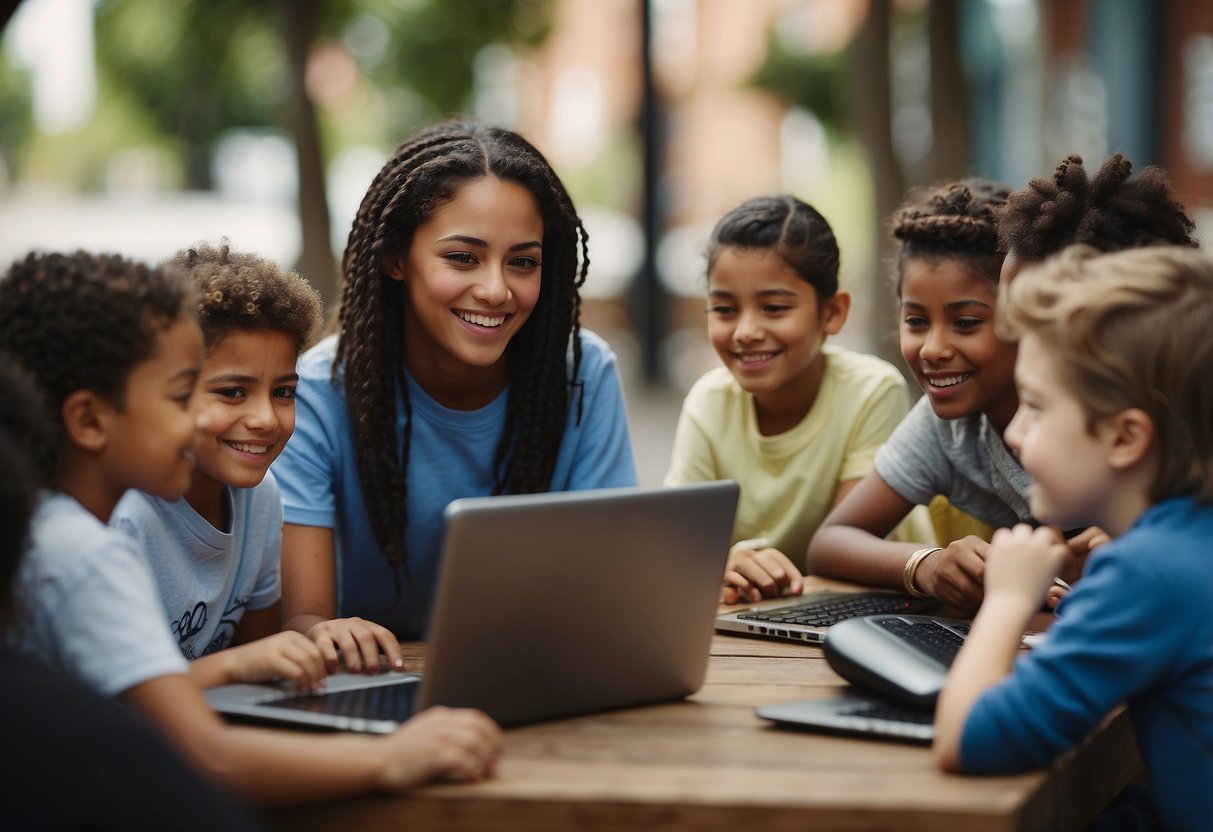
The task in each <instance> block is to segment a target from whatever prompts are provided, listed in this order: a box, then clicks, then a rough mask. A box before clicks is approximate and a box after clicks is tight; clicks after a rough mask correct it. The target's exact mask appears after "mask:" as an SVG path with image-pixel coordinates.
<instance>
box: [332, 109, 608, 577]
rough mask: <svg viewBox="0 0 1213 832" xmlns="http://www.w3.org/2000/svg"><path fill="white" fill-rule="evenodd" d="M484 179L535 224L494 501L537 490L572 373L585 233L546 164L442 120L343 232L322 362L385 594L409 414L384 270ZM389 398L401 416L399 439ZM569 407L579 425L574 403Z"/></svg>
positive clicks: (532, 152)
mask: <svg viewBox="0 0 1213 832" xmlns="http://www.w3.org/2000/svg"><path fill="white" fill-rule="evenodd" d="M490 175H491V176H496V177H497V178H499V179H501V180H503V181H507V182H512V183H516V184H518V185H520V186H522V187H524V188H526V189H527V190H528V191H530V193H531V194H532V196H534V198H535V202H536V204H537V206H538V208H539V212H540V215H541V217H542V219H543V261H542V267H541V272H540V291H539V300H538V303H537V304H536V305H535V308H534V310H533V311H532V312H531V315H530V317H529V318H528V319H527V321H526V323H525V324H524V325H523V327H522V328H521V329H520V330H519V331H518V333H517V334H516V335H515V336H514V337H513V339H512V340H511V341H510V343H509V345H508V346H507V348H506V363H507V368H508V371H509V393H508V398H507V403H506V416H505V427H504V430H503V431H502V434H501V439H500V441H499V442H498V444H497V449H496V452H495V454H494V459H493V476H494V482H495V485H494V489H493V493H494V494H503V493H531V492H538V491H546V490H547V488H548V486H549V483H550V481H551V477H552V471H553V469H554V468H555V465H556V455H557V452H558V451H559V450H560V441H561V438H562V436H563V433H564V423H565V420H566V419H567V416H568V407H569V398H570V385H571V384H576V380H577V378H578V372H579V370H580V366H581V341H580V338H579V333H580V313H581V296H580V293H579V292H578V289H579V288H580V287H581V285H582V284H583V283H584V282H585V276H586V270H587V269H588V267H589V251H588V248H587V241H588V236H587V234H586V232H585V228H584V227H583V226H582V223H581V220H580V218H579V217H578V216H577V212H576V210H575V209H574V207H573V203H572V200H571V199H570V198H569V195H568V193H567V192H566V191H565V188H564V185H563V184H561V182H560V179H559V178H558V177H557V176H556V173H555V171H553V170H552V167H551V165H549V164H548V162H547V160H546V159H545V158H544V157H543V155H542V154H541V153H540V152H539V151H538V150H536V149H535V148H534V147H533V146H532V145H531V144H530V143H529V142H527V141H526V140H525V139H523V138H522V137H521V136H519V135H518V134H517V133H514V132H512V131H509V130H503V129H497V128H489V127H484V126H481V125H479V124H476V123H473V122H463V121H451V122H444V123H441V124H438V125H435V126H433V127H430V128H427V129H424V130H421V131H420V132H418V133H416V134H414V135H413V136H412V137H411V138H409V139H407V140H406V141H405V142H404V143H403V144H401V145H400V146H399V147H398V148H397V149H396V152H395V153H394V154H393V155H392V157H391V158H390V159H389V160H388V161H387V163H386V164H385V165H384V166H383V168H382V169H381V170H380V171H379V173H378V174H377V175H376V176H375V179H374V181H373V182H372V183H371V186H370V188H369V189H368V190H367V193H366V196H365V197H364V198H363V200H362V205H361V206H360V207H359V208H358V213H357V215H356V216H355V218H354V224H353V227H352V228H351V229H350V236H349V240H348V242H347V244H346V249H345V254H344V257H343V258H342V272H343V275H344V286H343V290H342V297H341V308H340V312H339V318H338V325H339V329H340V335H339V338H338V342H337V356H336V361H335V362H334V364H333V374H334V376H333V378H334V383H338V373H339V368H340V372H342V373H343V375H344V382H343V383H344V388H345V396H346V407H347V408H348V411H349V415H350V419H351V422H352V424H353V431H354V443H355V448H356V452H357V463H358V477H359V481H360V483H361V485H362V492H363V497H364V499H365V501H366V505H367V509H368V511H369V515H370V522H371V526H372V530H373V532H374V535H375V541H376V543H377V544H378V546H379V548H380V549H381V550H382V551H383V552H384V553H385V555H386V557H387V560H388V563H389V565H390V566H391V567H392V572H393V575H394V577H395V581H396V594H397V596H399V595H400V591H401V572H403V573H404V575H405V577H406V578H408V577H411V572H410V570H409V564H408V551H407V547H406V544H405V530H406V528H407V527H408V513H407V502H406V498H407V496H408V494H407V491H408V486H407V482H408V478H407V474H408V464H409V438H410V433H411V424H412V405H411V403H410V401H409V394H408V386H407V384H406V383H405V357H404V326H405V323H404V321H405V316H404V305H405V302H406V301H405V292H404V287H403V285H402V284H401V283H400V282H398V281H396V280H393V279H392V278H391V277H389V276H388V275H387V273H386V272H385V271H384V265H385V264H387V263H390V262H394V261H397V260H399V258H401V257H402V256H404V255H405V254H407V252H408V250H409V246H410V245H411V244H412V240H413V233H414V230H415V229H416V228H417V227H418V226H419V225H421V224H422V223H424V222H425V221H426V219H427V218H428V217H429V216H430V215H432V214H433V212H434V211H435V210H436V209H438V208H439V207H440V206H442V205H443V204H444V203H445V202H446V201H447V200H449V199H451V198H452V197H453V196H454V194H455V193H456V191H458V189H459V187H460V186H461V185H462V184H463V183H465V182H468V181H470V180H474V179H479V178H481V177H484V176H490ZM570 344H571V354H572V359H571V364H572V366H571V368H570V366H569V354H570ZM397 393H399V395H400V397H401V400H402V403H403V407H404V416H405V420H404V434H403V436H401V437H397V436H396V420H397V410H396V396H397ZM577 407H578V419H580V416H581V401H580V397H579V398H578V404H577Z"/></svg>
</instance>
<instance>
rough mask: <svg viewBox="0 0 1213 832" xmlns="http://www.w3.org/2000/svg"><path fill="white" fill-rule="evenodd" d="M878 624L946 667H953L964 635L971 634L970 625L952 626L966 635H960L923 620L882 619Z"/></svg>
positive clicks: (878, 620)
mask: <svg viewBox="0 0 1213 832" xmlns="http://www.w3.org/2000/svg"><path fill="white" fill-rule="evenodd" d="M876 623H877V624H879V625H880V626H881V627H882V628H883V629H885V630H888V631H889V632H890V633H892V634H893V635H895V636H897V638H898V639H899V640H900V641H902V642H904V643H905V644H908V645H910V646H911V647H914V648H916V649H917V650H919V651H921V652H923V653H926V654H927V655H928V656H930V657H931V658H932V659H934V660H935V661H937V662H939V663H940V664H942V665H943V666H944V667H951V665H952V660H953V659H955V658H956V653H957V651H959V650H960V645H962V644H964V635H968V633H969V625H968V624H952V625H950V626H951V627H954V628H955V630H959V631H960V632H961V633H964V635H960V634H959V633H957V632H955V631H954V630H952V629H949V628H948V627H944V626H943V625H940V624H936V623H935V622H933V621H924V620H922V619H916V620H911V621H906V620H904V619H901V618H880V619H877V622H876Z"/></svg>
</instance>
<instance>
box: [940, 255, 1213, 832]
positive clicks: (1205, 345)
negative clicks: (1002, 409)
mask: <svg viewBox="0 0 1213 832" xmlns="http://www.w3.org/2000/svg"><path fill="white" fill-rule="evenodd" d="M998 316H999V325H1000V328H1001V331H1002V332H1003V333H1004V334H1005V335H1006V337H1010V338H1018V340H1019V355H1018V360H1017V362H1016V366H1015V379H1016V385H1017V387H1018V388H1019V398H1020V406H1019V410H1018V411H1017V412H1016V414H1015V417H1014V419H1013V420H1012V421H1011V423H1010V425H1009V426H1008V427H1007V431H1006V439H1007V441H1008V443H1009V444H1010V445H1011V447H1012V448H1013V449H1014V450H1015V451H1016V452H1017V453H1018V455H1019V457H1020V459H1021V460H1022V462H1023V466H1024V468H1025V469H1026V470H1027V471H1028V472H1029V473H1030V474H1031V475H1032V477H1033V478H1034V484H1033V485H1032V486H1031V489H1030V492H1029V498H1030V501H1031V508H1032V514H1033V516H1034V517H1037V518H1039V519H1040V520H1041V521H1043V522H1046V523H1050V524H1054V525H1058V526H1062V527H1076V526H1088V525H1094V526H1098V527H1100V528H1102V529H1104V530H1105V531H1107V532H1108V534H1109V535H1110V536H1111V538H1112V540H1111V542H1109V543H1106V544H1104V545H1103V546H1101V547H1099V548H1097V549H1095V550H1094V551H1093V552H1092V554H1091V555H1090V558H1089V560H1088V562H1087V565H1086V571H1085V574H1084V576H1083V579H1082V581H1081V582H1079V583H1078V584H1077V585H1076V586H1075V588H1074V591H1073V592H1072V593H1070V594H1068V595H1067V596H1066V597H1065V598H1063V600H1062V602H1061V604H1060V605H1059V607H1058V610H1057V614H1058V619H1057V621H1055V622H1054V623H1053V625H1052V627H1051V628H1050V630H1049V631H1048V633H1047V636H1046V637H1045V639H1044V641H1043V643H1042V644H1041V645H1040V646H1038V647H1037V648H1036V649H1035V650H1033V651H1032V652H1031V653H1030V654H1028V655H1026V656H1024V657H1023V658H1021V659H1019V660H1018V661H1016V659H1015V657H1016V655H1017V654H1018V647H1019V642H1020V636H1021V634H1022V632H1023V630H1024V629H1025V626H1026V625H1027V622H1028V620H1029V618H1030V617H1031V616H1032V615H1033V614H1034V613H1035V612H1036V611H1037V610H1039V609H1040V604H1041V601H1042V600H1043V599H1044V596H1045V592H1046V590H1047V589H1048V587H1049V585H1050V583H1051V581H1052V579H1053V578H1054V576H1056V575H1057V571H1058V569H1059V568H1060V567H1061V565H1062V563H1063V562H1064V561H1065V559H1066V558H1067V557H1068V549H1067V547H1066V546H1065V545H1063V544H1061V543H1059V542H1058V541H1057V537H1056V534H1055V532H1054V530H1051V529H1048V528H1039V529H1032V528H1030V527H1029V526H1027V525H1019V526H1016V527H1014V528H1013V529H1002V530H999V531H998V532H997V533H996V534H995V536H994V539H993V541H992V543H991V548H990V553H989V556H988V558H987V560H986V574H985V585H986V593H985V600H984V601H983V603H982V606H981V609H980V611H979V612H978V614H977V617H976V619H975V620H974V622H973V627H972V631H971V633H970V635H969V637H968V639H967V640H966V642H965V644H964V646H963V647H962V648H961V651H960V653H959V654H958V655H957V657H956V661H955V663H954V664H953V666H952V670H951V674H950V675H949V678H948V684H947V686H946V688H945V690H944V691H943V693H942V695H941V697H940V701H939V706H938V710H937V713H936V739H935V750H936V754H937V756H938V759H939V761H940V764H941V765H942V766H943V767H944V768H945V769H948V770H952V771H964V772H971V773H992V772H1006V771H1015V770H1022V769H1028V768H1038V767H1043V766H1047V765H1049V764H1050V763H1051V762H1052V761H1053V759H1054V758H1056V757H1057V755H1058V754H1060V753H1061V752H1063V751H1064V750H1066V749H1067V748H1070V747H1072V746H1074V745H1076V744H1077V743H1078V742H1080V741H1081V740H1082V738H1083V737H1084V736H1085V735H1086V734H1087V733H1088V732H1090V731H1091V730H1092V729H1093V728H1095V727H1096V726H1097V725H1098V724H1099V723H1100V722H1101V721H1102V720H1103V718H1104V717H1105V716H1106V715H1107V714H1108V713H1109V711H1111V710H1112V709H1113V708H1114V707H1115V706H1116V705H1118V704H1119V703H1122V702H1124V703H1127V705H1128V710H1129V714H1130V716H1131V718H1132V722H1133V727H1134V730H1135V732H1136V734H1137V739H1138V744H1139V746H1140V748H1141V751H1142V756H1143V757H1144V758H1145V762H1146V766H1147V768H1148V769H1149V772H1150V780H1151V783H1152V791H1153V799H1152V803H1153V804H1154V807H1155V808H1153V809H1151V810H1150V811H1156V812H1157V815H1158V818H1159V819H1161V821H1162V824H1163V826H1164V827H1165V828H1166V829H1169V830H1195V829H1203V828H1206V826H1207V823H1208V819H1209V818H1210V817H1211V816H1213V791H1211V790H1210V789H1209V786H1210V784H1213V696H1210V691H1213V618H1210V615H1209V611H1210V610H1213V556H1211V553H1210V547H1209V541H1210V540H1213V386H1210V384H1209V379H1210V378H1213V334H1211V331H1210V328H1209V322H1210V321H1211V320H1213V261H1211V260H1210V259H1209V258H1208V257H1206V256H1204V255H1203V254H1201V253H1199V252H1197V251H1195V250H1193V249H1188V248H1173V247H1159V248H1149V249H1136V250H1131V251H1125V252H1121V253H1118V254H1110V255H1102V256H1100V255H1098V254H1097V252H1095V251H1094V250H1093V249H1090V248H1087V247H1081V246H1077V247H1072V248H1070V249H1068V250H1066V251H1065V252H1063V253H1062V254H1060V255H1059V256H1058V257H1057V258H1055V259H1052V260H1050V261H1047V262H1046V263H1045V264H1044V265H1042V266H1040V267H1037V268H1033V269H1029V270H1025V271H1024V272H1023V273H1021V274H1020V275H1019V276H1018V277H1017V278H1016V279H1015V280H1014V281H1011V282H1009V283H1007V284H1004V285H1003V286H1002V289H1001V296H1000V297H999V300H998Z"/></svg>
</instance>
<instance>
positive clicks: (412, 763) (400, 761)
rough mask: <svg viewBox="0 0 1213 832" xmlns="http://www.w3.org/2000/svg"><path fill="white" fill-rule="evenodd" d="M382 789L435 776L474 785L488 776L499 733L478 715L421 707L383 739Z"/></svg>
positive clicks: (498, 747) (395, 788) (494, 764)
mask: <svg viewBox="0 0 1213 832" xmlns="http://www.w3.org/2000/svg"><path fill="white" fill-rule="evenodd" d="M383 742H384V743H386V744H387V745H388V752H387V753H388V759H387V766H386V767H385V770H384V779H383V786H384V788H386V789H390V790H393V791H399V790H402V789H409V788H412V787H413V786H417V785H420V784H421V783H425V782H428V781H430V780H435V779H438V778H442V779H446V780H454V781H456V782H461V783H474V782H476V781H477V780H484V779H485V778H487V777H492V776H493V774H494V773H495V771H496V768H497V759H498V758H499V757H500V756H501V729H500V728H498V727H497V724H496V723H495V722H493V721H492V720H491V719H489V718H488V717H487V716H485V715H484V714H483V713H481V712H480V711H474V710H470V709H464V708H460V709H453V708H444V707H442V706H434V707H432V708H427V709H426V710H424V711H422V712H421V713H419V714H417V715H416V716H414V717H412V718H411V719H409V721H408V722H406V723H404V725H402V726H400V728H399V729H397V730H396V732H395V733H394V734H392V735H391V736H388V737H385V738H384V740H383Z"/></svg>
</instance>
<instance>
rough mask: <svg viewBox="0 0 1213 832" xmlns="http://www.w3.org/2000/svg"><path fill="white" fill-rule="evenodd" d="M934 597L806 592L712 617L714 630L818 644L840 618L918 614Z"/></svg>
mask: <svg viewBox="0 0 1213 832" xmlns="http://www.w3.org/2000/svg"><path fill="white" fill-rule="evenodd" d="M938 606H939V602H938V601H936V600H935V599H934V598H915V597H913V596H911V595H907V594H906V593H904V592H891V591H886V590H865V591H861V592H831V591H820V592H810V593H806V594H804V595H800V596H797V597H795V598H777V599H773V600H770V601H760V602H758V603H756V604H751V605H750V606H747V607H743V608H741V609H734V610H730V611H729V612H726V613H722V614H721V615H720V616H718V617H717V618H716V629H717V630H720V631H721V632H725V633H736V634H741V635H747V636H759V637H760V638H773V639H778V640H780V641H799V642H803V643H809V644H821V643H822V642H824V641H825V638H826V633H827V632H828V631H829V628H830V627H832V626H833V625H835V624H837V623H838V622H840V621H845V620H847V619H849V618H855V617H857V616H861V615H878V614H881V613H922V612H928V611H930V610H933V609H936V608H937V607H938Z"/></svg>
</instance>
